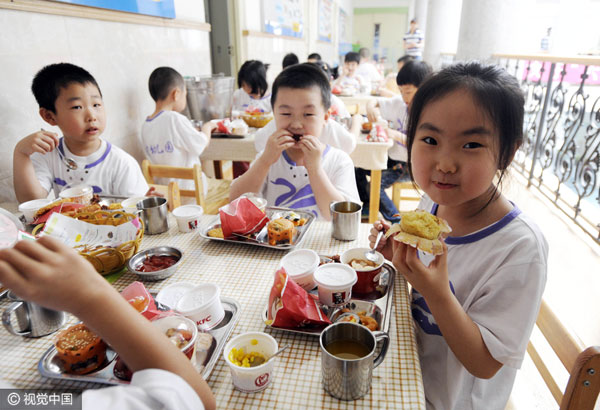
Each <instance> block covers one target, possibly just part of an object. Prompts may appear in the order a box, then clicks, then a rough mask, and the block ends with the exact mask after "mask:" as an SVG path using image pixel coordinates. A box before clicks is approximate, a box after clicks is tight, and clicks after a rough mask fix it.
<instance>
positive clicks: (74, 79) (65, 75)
mask: <svg viewBox="0 0 600 410" xmlns="http://www.w3.org/2000/svg"><path fill="white" fill-rule="evenodd" d="M72 83H77V84H81V85H86V84H93V85H94V86H96V88H97V89H98V92H99V93H100V97H102V91H100V87H99V86H98V83H97V82H96V79H95V78H94V77H93V76H92V75H91V74H90V73H88V72H87V71H86V70H84V69H83V68H81V67H79V66H76V65H74V64H70V63H58V64H50V65H47V66H45V67H44V68H42V69H41V70H40V71H38V72H37V74H36V75H35V77H33V82H32V83H31V91H32V92H33V96H34V97H35V99H36V101H37V103H38V105H39V106H40V108H45V109H47V110H49V111H52V112H53V113H56V107H55V103H56V99H57V98H58V96H59V94H60V89H61V88H67V87H68V86H69V85H71V84H72Z"/></svg>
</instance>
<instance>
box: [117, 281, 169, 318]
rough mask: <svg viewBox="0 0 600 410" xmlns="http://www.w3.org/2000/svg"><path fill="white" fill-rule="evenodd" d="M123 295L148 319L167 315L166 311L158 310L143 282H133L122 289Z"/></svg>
mask: <svg viewBox="0 0 600 410" xmlns="http://www.w3.org/2000/svg"><path fill="white" fill-rule="evenodd" d="M121 296H123V298H125V300H126V301H128V302H129V303H130V304H131V305H132V306H134V307H135V308H136V309H138V311H140V313H141V314H142V316H144V317H145V318H146V319H148V320H152V319H154V318H155V317H157V316H164V315H165V312H162V311H160V310H158V308H157V307H156V303H155V302H154V298H153V297H152V295H151V294H150V292H148V289H146V287H145V286H144V284H143V283H142V282H137V281H136V282H133V283H131V284H130V285H129V286H127V287H126V288H125V289H123V290H122V291H121Z"/></svg>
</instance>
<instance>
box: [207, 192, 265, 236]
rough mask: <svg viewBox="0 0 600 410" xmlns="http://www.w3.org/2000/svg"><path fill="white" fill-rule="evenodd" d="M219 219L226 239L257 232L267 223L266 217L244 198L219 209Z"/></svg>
mask: <svg viewBox="0 0 600 410" xmlns="http://www.w3.org/2000/svg"><path fill="white" fill-rule="evenodd" d="M219 218H220V220H221V229H222V230H223V237H224V238H227V239H231V238H235V237H236V235H242V236H246V235H250V234H253V233H255V232H259V231H260V230H261V229H262V228H263V226H265V225H266V224H267V222H268V221H269V218H268V217H267V215H266V214H265V213H264V212H263V211H261V210H260V209H259V208H258V207H257V206H256V205H255V204H254V203H253V202H252V201H251V200H250V199H249V198H247V197H245V196H241V197H239V198H237V199H234V200H233V201H231V202H230V203H229V204H227V205H225V206H222V207H221V208H219Z"/></svg>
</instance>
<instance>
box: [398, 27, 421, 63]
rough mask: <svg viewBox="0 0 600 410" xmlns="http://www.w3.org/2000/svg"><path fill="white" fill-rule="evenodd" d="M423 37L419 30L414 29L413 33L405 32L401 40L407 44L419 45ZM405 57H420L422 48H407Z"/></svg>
mask: <svg viewBox="0 0 600 410" xmlns="http://www.w3.org/2000/svg"><path fill="white" fill-rule="evenodd" d="M424 38H425V37H424V36H423V32H421V30H420V29H416V30H415V32H414V33H411V32H410V30H408V31H407V32H406V34H405V35H404V37H403V40H404V41H406V42H407V43H415V44H420V43H421V42H422V41H423V39H424ZM405 52H406V55H409V56H413V57H421V54H422V53H423V48H421V47H409V48H407V49H406V50H405Z"/></svg>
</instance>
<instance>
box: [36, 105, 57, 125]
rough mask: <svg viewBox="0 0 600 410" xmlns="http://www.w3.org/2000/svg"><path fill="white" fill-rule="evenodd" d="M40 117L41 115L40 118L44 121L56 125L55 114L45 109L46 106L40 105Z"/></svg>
mask: <svg viewBox="0 0 600 410" xmlns="http://www.w3.org/2000/svg"><path fill="white" fill-rule="evenodd" d="M39 113H40V117H42V119H43V120H44V121H46V122H47V123H48V124H50V125H52V126H55V125H56V114H54V113H53V112H52V111H50V110H48V109H46V108H41V107H40V111H39Z"/></svg>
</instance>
